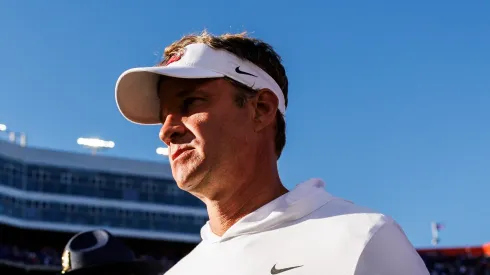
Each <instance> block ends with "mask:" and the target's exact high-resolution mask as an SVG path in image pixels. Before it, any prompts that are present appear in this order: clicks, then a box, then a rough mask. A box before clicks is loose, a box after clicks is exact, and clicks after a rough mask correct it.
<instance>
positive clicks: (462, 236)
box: [0, 0, 490, 274]
mask: <svg viewBox="0 0 490 275" xmlns="http://www.w3.org/2000/svg"><path fill="white" fill-rule="evenodd" d="M489 14H490V2H488V1H456V0H449V1H442V0H440V1H438V0H436V1H421V0H414V1H378V0H374V1H349V2H347V1H311V0H307V1H301V2H290V3H286V2H284V1H276V0H274V1H258V0H249V1H241V2H236V3H234V2H229V1H224V0H212V1H195V0H189V1H186V2H185V3H179V2H168V3H164V2H163V1H149V0H141V1H138V2H136V1H115V0H107V1H95V0H87V1H61V0H51V1H34V0H24V1H13V0H3V1H0V61H1V64H0V273H2V274H14V273H19V274H20V273H26V272H27V273H42V272H44V273H46V274H47V273H53V272H57V271H59V269H60V267H59V264H60V253H61V251H62V249H63V246H64V244H65V243H66V241H68V239H69V238H70V237H71V236H72V235H73V234H74V233H75V232H78V231H80V230H86V229H93V228H101V227H102V228H107V229H109V230H110V231H111V232H114V234H115V235H118V236H120V237H122V238H123V240H124V241H125V242H126V243H127V244H128V245H129V246H131V248H133V249H134V250H135V251H137V253H138V255H140V256H141V257H153V258H156V259H160V260H161V261H163V262H164V263H166V264H167V265H168V266H169V267H170V266H171V265H173V264H174V263H175V262H176V261H178V260H179V259H180V258H181V257H182V256H184V255H185V254H186V253H188V252H189V251H190V250H191V249H192V248H193V247H194V246H195V245H196V244H197V242H198V241H199V240H200V236H199V230H200V228H201V226H202V225H203V224H204V223H205V222H206V220H207V213H206V211H205V208H204V205H203V204H202V203H201V202H200V201H199V200H197V199H195V198H194V197H192V196H190V195H188V194H186V193H184V192H182V191H181V190H179V189H178V188H177V187H176V186H175V183H174V181H173V179H172V175H171V171H170V168H169V165H168V161H167V156H166V148H165V147H164V144H163V143H161V142H160V141H159V139H158V131H159V128H158V126H155V127H154V126H148V127H142V126H138V125H134V124H130V123H129V122H127V121H126V120H124V118H123V117H122V116H121V115H120V114H119V112H118V110H117V107H116V105H115V102H114V86H115V82H116V80H117V78H118V77H119V75H120V74H121V73H122V72H123V71H124V70H126V69H128V68H131V67H136V66H151V65H154V64H155V63H157V62H158V61H159V60H160V58H161V55H162V53H163V50H164V48H165V46H166V45H168V44H170V43H171V42H173V41H174V40H177V39H179V38H180V37H181V36H182V35H185V34H189V33H195V32H200V31H202V30H203V29H207V30H208V31H210V32H211V33H214V34H221V33H225V32H233V33H236V32H242V31H247V32H249V33H250V34H251V35H252V36H255V37H258V38H261V39H264V40H265V41H267V42H268V43H270V44H272V45H273V46H274V47H275V49H276V50H277V51H278V52H279V54H280V55H281V56H282V58H283V61H284V65H285V67H286V70H287V73H288V77H289V82H290V88H289V106H288V111H287V114H286V122H287V139H288V140H287V144H286V148H285V151H284V153H283V155H282V157H281V159H280V160H279V169H280V174H281V178H282V180H283V182H284V183H285V185H286V186H287V187H288V188H289V189H292V188H294V186H295V185H296V184H298V183H300V182H302V181H305V180H307V179H309V178H313V177H319V178H322V179H323V180H325V181H326V183H327V187H326V188H327V191H328V192H330V193H332V194H334V195H336V196H341V197H344V198H347V199H349V200H352V201H354V202H355V203H357V204H361V205H365V206H368V207H371V208H374V209H376V210H379V211H381V212H384V213H386V214H388V215H390V216H392V217H393V218H395V219H396V220H397V221H398V222H399V223H400V224H401V226H402V227H403V229H404V230H405V233H406V234H407V236H408V237H409V239H410V241H411V242H412V243H413V244H414V245H415V246H416V247H417V248H418V249H419V252H420V253H421V255H423V258H424V260H425V261H426V263H427V265H428V266H429V268H430V269H431V271H432V274H490V271H489V270H490V267H489V266H490V264H489V263H488V261H487V257H486V256H487V255H490V251H489V250H490V248H488V247H486V246H485V244H486V243H487V242H488V241H490V230H489V228H490V220H489V219H488V217H489V214H490V208H489V207H488V196H489V194H490V166H489V165H490V127H489V123H488V121H489V120H490V107H489V106H490V77H489V72H490V51H489V49H490V35H489V34H490V31H489V30H490V16H489ZM4 271H5V272H7V271H8V272H11V273H4Z"/></svg>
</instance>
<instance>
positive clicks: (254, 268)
mask: <svg viewBox="0 0 490 275" xmlns="http://www.w3.org/2000/svg"><path fill="white" fill-rule="evenodd" d="M324 186H325V184H324V183H323V181H321V180H318V179H312V180H309V181H306V182H304V183H302V184H299V185H298V186H297V187H296V188H295V189H294V190H292V191H291V192H289V193H287V194H285V195H283V196H281V197H279V198H277V199H275V200H274V201H272V202H270V203H268V204H266V205H264V206H263V207H261V208H260V209H258V210H257V211H255V212H253V213H251V214H249V215H247V216H245V217H244V218H243V219H241V220H240V221H239V222H237V223H236V224H234V225H233V226H232V227H231V228H230V229H229V230H228V231H226V232H225V234H224V235H223V236H222V237H219V236H217V235H215V234H213V233H212V231H211V229H210V227H209V223H207V224H206V225H205V226H204V227H203V228H202V229H201V236H202V239H203V240H202V242H201V243H200V244H199V245H198V246H197V247H196V248H195V249H194V250H193V251H192V252H191V253H189V254H188V255H187V256H186V257H184V258H183V259H182V260H181V261H179V262H178V263H177V264H176V265H175V266H174V267H173V268H171V269H170V270H169V271H168V272H167V273H166V274H168V275H191V274H195V275H262V274H263V275H268V274H281V275H428V274H429V272H428V270H427V268H426V266H425V264H424V262H423V261H422V259H421V258H420V256H419V255H418V253H417V252H416V250H415V249H414V247H413V246H412V245H411V243H410V242H409V241H408V239H407V237H406V236H405V234H404V232H403V231H402V229H401V228H400V227H399V225H398V224H397V223H396V222H395V221H393V219H391V218H389V217H387V216H385V215H383V214H380V213H377V212H374V211H372V210H370V209H367V208H363V207H359V206H356V205H354V204H353V203H351V202H349V201H346V200H343V199H341V198H337V197H334V196H332V195H330V194H329V193H327V192H326V191H325V188H324Z"/></svg>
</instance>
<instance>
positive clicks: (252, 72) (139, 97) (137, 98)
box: [116, 43, 286, 124]
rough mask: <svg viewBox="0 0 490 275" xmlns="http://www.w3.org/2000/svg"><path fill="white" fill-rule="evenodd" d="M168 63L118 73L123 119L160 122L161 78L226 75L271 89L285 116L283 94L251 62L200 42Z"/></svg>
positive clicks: (252, 85)
mask: <svg viewBox="0 0 490 275" xmlns="http://www.w3.org/2000/svg"><path fill="white" fill-rule="evenodd" d="M172 59H173V60H172ZM167 64H168V65H166V66H157V67H143V68H134V69H129V70H127V71H125V72H124V73H122V74H121V76H120V77H119V79H118V80H117V83H116V102H117V106H118V108H119V111H120V112H121V114H122V115H123V116H124V117H125V118H126V119H128V120H129V121H131V122H134V123H137V124H160V123H161V122H160V118H159V113H160V98H159V97H158V87H157V86H158V82H159V79H160V76H161V75H164V76H169V77H175V78H189V79H203V78H218V77H225V76H227V77H229V78H231V79H233V80H235V81H238V82H240V83H242V84H244V85H246V86H247V87H250V88H252V89H255V90H258V89H264V88H266V89H269V90H271V91H272V92H273V93H274V94H275V95H276V96H277V98H278V100H279V105H278V109H279V111H280V112H281V113H282V114H283V115H285V113H286V106H285V103H284V94H283V92H282V90H281V88H280V87H279V85H277V83H276V82H275V81H274V79H272V77H271V76H270V75H268V74H267V73H266V72H265V71H263V70H262V69H261V68H259V67H258V66H256V65H255V64H253V63H252V62H249V61H247V60H242V59H240V58H238V57H237V56H235V55H233V54H231V53H230V52H228V51H226V50H216V49H213V48H211V47H209V46H208V45H206V44H202V43H198V44H191V45H188V46H187V47H185V48H184V51H182V52H181V53H180V54H179V55H177V56H174V57H172V58H171V59H170V60H169V62H167Z"/></svg>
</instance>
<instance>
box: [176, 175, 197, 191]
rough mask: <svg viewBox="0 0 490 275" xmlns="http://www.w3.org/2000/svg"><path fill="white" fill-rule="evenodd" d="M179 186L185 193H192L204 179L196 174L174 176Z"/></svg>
mask: <svg viewBox="0 0 490 275" xmlns="http://www.w3.org/2000/svg"><path fill="white" fill-rule="evenodd" d="M174 179H175V181H176V182H177V186H178V187H179V188H180V189H182V190H183V191H187V192H191V191H192V190H194V189H195V188H197V186H198V185H199V184H200V183H201V181H202V179H201V178H200V177H199V175H196V173H192V174H186V175H183V174H177V175H174Z"/></svg>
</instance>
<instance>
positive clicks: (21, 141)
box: [0, 124, 27, 147]
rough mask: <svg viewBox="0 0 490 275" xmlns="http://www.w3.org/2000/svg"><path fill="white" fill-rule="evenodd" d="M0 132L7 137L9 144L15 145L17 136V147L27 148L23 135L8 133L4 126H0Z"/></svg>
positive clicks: (24, 135) (25, 138)
mask: <svg viewBox="0 0 490 275" xmlns="http://www.w3.org/2000/svg"><path fill="white" fill-rule="evenodd" d="M0 132H5V133H7V135H8V139H9V141H10V142H12V143H15V141H16V139H17V134H18V135H19V145H20V146H22V147H26V146H27V137H26V134H25V133H17V132H14V131H10V130H9V129H8V127H7V125H5V124H0Z"/></svg>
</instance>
